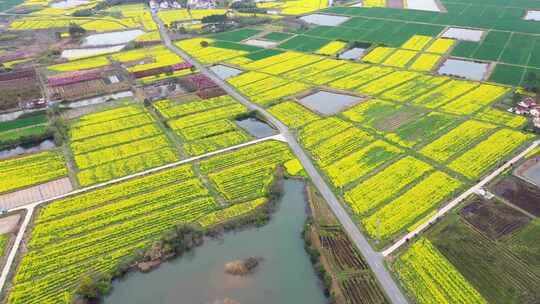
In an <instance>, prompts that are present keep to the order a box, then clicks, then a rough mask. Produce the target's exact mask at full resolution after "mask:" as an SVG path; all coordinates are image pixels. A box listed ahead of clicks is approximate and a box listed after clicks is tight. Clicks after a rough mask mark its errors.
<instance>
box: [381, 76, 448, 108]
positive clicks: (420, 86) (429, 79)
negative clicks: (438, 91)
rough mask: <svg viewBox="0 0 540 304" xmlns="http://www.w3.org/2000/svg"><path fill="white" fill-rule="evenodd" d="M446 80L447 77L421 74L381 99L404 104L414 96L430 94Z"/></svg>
mask: <svg viewBox="0 0 540 304" xmlns="http://www.w3.org/2000/svg"><path fill="white" fill-rule="evenodd" d="M448 80H449V78H448V77H435V76H431V75H425V74H422V75H420V76H419V77H417V78H415V79H413V80H410V81H408V82H405V83H404V84H401V85H399V86H397V87H395V88H393V89H390V90H388V91H386V92H384V93H383V94H382V95H381V97H383V98H385V99H390V100H393V101H398V102H406V101H408V100H410V99H412V98H413V97H415V96H421V95H423V94H425V93H428V92H431V91H432V90H433V89H434V88H436V87H438V86H439V85H441V84H442V83H443V82H446V81H448Z"/></svg>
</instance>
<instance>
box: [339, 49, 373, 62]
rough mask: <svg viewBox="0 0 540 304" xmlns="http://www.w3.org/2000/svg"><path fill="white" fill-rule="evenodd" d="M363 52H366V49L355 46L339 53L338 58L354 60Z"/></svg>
mask: <svg viewBox="0 0 540 304" xmlns="http://www.w3.org/2000/svg"><path fill="white" fill-rule="evenodd" d="M365 52H366V49H364V48H359V47H355V48H352V49H350V50H346V51H345V52H343V53H341V54H339V57H338V58H339V59H347V60H355V59H358V58H360V56H362V55H364V53H365Z"/></svg>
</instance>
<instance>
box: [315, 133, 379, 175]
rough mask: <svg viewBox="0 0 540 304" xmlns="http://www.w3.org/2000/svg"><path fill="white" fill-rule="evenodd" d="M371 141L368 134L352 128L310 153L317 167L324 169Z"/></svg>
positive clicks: (317, 146)
mask: <svg viewBox="0 0 540 304" xmlns="http://www.w3.org/2000/svg"><path fill="white" fill-rule="evenodd" d="M373 140H374V138H373V136H371V135H370V134H369V133H367V132H365V131H362V130H360V129H358V128H354V127H353V128H349V129H347V130H345V131H343V132H340V133H338V134H336V135H334V136H332V137H330V138H328V139H326V140H324V141H322V142H321V143H319V144H318V145H316V146H315V147H313V148H312V149H311V150H310V152H311V154H312V155H313V157H314V158H315V160H316V161H317V163H318V164H319V166H321V167H325V166H328V165H330V164H332V163H334V162H335V161H337V160H338V159H341V158H343V157H345V156H347V155H348V154H350V153H351V152H353V151H356V150H358V149H360V148H361V147H363V146H365V145H366V144H368V143H369V142H371V141H373Z"/></svg>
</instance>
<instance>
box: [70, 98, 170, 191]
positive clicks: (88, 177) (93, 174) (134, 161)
mask: <svg viewBox="0 0 540 304" xmlns="http://www.w3.org/2000/svg"><path fill="white" fill-rule="evenodd" d="M70 136H71V142H70V148H71V151H72V153H73V159H74V160H75V164H76V165H77V167H78V169H79V172H78V174H77V177H78V179H79V183H80V184H81V185H83V186H87V185H91V184H95V183H99V182H104V181H107V180H111V179H114V178H118V177H122V176H126V175H130V174H133V173H136V172H140V171H144V170H146V169H149V168H153V167H158V166H161V165H163V164H166V163H168V162H173V161H176V160H178V156H177V155H176V152H175V151H174V150H173V149H172V147H171V144H170V143H169V140H168V138H167V137H166V136H165V135H164V134H163V131H162V130H161V129H160V127H158V125H157V124H156V123H155V121H154V119H153V118H152V116H151V115H150V114H149V113H147V112H145V111H144V109H142V108H140V107H136V106H125V107H120V108H115V109H110V110H106V111H102V112H97V113H93V114H89V115H85V116H83V117H81V118H80V119H78V120H77V121H75V122H73V123H72V124H71V129H70Z"/></svg>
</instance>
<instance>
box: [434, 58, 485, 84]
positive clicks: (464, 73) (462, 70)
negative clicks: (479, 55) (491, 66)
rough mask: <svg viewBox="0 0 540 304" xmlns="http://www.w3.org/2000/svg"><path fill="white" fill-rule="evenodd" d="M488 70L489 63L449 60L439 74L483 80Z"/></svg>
mask: <svg viewBox="0 0 540 304" xmlns="http://www.w3.org/2000/svg"><path fill="white" fill-rule="evenodd" d="M487 69H488V64H487V63H481V62H474V61H467V60H460V59H447V60H446V61H445V62H444V63H443V64H442V66H441V67H440V68H439V70H438V71H437V72H438V73H439V74H441V75H452V76H458V77H463V78H466V79H470V80H482V79H483V78H484V75H485V74H486V72H487Z"/></svg>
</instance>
